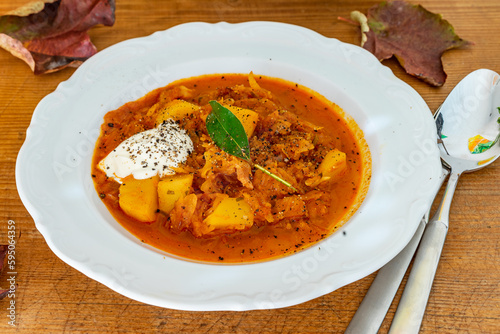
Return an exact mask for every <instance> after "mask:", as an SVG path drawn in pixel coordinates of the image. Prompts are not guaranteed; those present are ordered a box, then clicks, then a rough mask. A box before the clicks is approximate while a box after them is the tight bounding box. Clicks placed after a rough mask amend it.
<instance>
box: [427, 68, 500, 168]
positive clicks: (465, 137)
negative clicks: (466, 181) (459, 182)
mask: <svg viewBox="0 0 500 334" xmlns="http://www.w3.org/2000/svg"><path fill="white" fill-rule="evenodd" d="M499 81H500V76H499V75H498V74H497V73H496V72H494V71H491V70H486V69H481V70H477V71H474V72H472V73H470V74H469V75H467V76H466V77H465V78H464V79H463V80H462V81H461V82H460V83H459V84H458V85H457V86H456V87H455V88H454V89H453V90H452V92H451V93H450V95H449V96H448V98H447V99H446V100H445V101H444V103H443V104H442V105H441V106H440V107H439V108H438V110H437V111H436V114H435V116H434V118H435V120H436V126H437V132H438V138H439V140H438V142H439V144H440V145H439V146H440V149H441V159H442V161H443V163H444V164H445V165H446V166H447V167H448V168H453V169H454V170H455V171H457V172H458V171H459V170H461V171H462V172H473V171H476V170H478V169H481V168H483V167H486V166H488V165H489V164H491V163H493V161H495V160H496V158H497V157H498V156H499V155H500V145H491V144H492V143H493V142H494V141H495V139H497V137H498V135H499V133H500V130H499V123H498V119H499V116H500V113H499V111H500V110H499V109H498V108H499V107H500V84H499ZM474 139H475V140H474ZM480 139H482V141H483V145H482V147H483V148H482V149H483V152H479V151H480V150H481V149H478V150H476V152H474V147H477V146H475V145H474V144H475V142H479V141H480ZM488 142H489V143H490V145H491V147H490V148H486V147H485V146H487V145H485V144H486V143H488Z"/></svg>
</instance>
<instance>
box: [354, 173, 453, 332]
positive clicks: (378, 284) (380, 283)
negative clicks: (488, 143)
mask: <svg viewBox="0 0 500 334" xmlns="http://www.w3.org/2000/svg"><path fill="white" fill-rule="evenodd" d="M448 174H449V171H448V169H446V168H443V175H442V176H441V184H442V183H443V182H444V180H445V179H446V177H447V176H448ZM429 214H430V208H429V211H428V212H427V213H426V214H425V215H424V217H423V218H422V219H421V220H420V224H419V225H418V227H417V230H416V231H415V234H414V235H413V238H411V240H410V242H409V243H408V244H407V245H406V246H405V248H403V250H402V251H401V252H399V254H398V255H396V256H395V257H394V258H393V259H392V260H391V261H389V262H388V263H387V264H386V265H385V266H383V267H382V268H380V270H379V271H378V273H377V276H375V279H374V280H373V282H372V284H371V285H370V288H369V289H368V291H367V292H366V295H365V297H364V298H363V301H362V302H361V304H360V305H359V307H358V310H357V311H356V313H355V314H354V317H353V318H352V319H351V322H350V323H349V326H348V327H347V328H346V331H345V332H344V334H358V333H363V334H376V333H377V332H378V331H379V329H380V326H381V325H382V322H383V321H384V319H385V316H386V315H387V311H389V308H390V307H391V304H392V301H393V299H394V297H395V296H396V293H397V292H398V289H399V286H400V285H401V282H402V281H403V277H404V276H405V274H406V271H407V270H408V266H409V265H410V262H411V260H412V259H413V256H414V255H415V251H416V250H417V247H418V244H419V242H420V239H421V238H422V234H424V230H425V226H426V225H427V222H428V221H429Z"/></svg>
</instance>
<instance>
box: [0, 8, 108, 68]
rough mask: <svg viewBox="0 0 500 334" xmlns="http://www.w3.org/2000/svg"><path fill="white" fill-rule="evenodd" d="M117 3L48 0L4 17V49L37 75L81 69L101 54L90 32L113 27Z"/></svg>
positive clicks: (0, 21)
mask: <svg viewBox="0 0 500 334" xmlns="http://www.w3.org/2000/svg"><path fill="white" fill-rule="evenodd" d="M114 11H115V1H114V0H44V1H36V2H32V3H29V4H27V5H25V6H23V7H21V8H19V9H17V10H15V11H13V12H10V13H8V14H7V15H4V16H0V47H2V48H4V49H6V50H7V51H9V52H10V53H12V54H13V55H14V56H16V57H18V58H20V59H22V60H24V61H25V62H26V63H27V64H28V65H29V66H30V68H31V69H32V71H33V72H35V74H41V73H49V72H54V71H57V70H60V69H62V68H64V67H67V66H78V65H80V64H81V63H82V62H83V61H85V60H86V59H87V58H89V57H90V56H92V55H94V54H95V53H96V52H97V49H96V47H95V46H94V45H93V44H92V42H91V41H90V37H89V35H88V34H87V30H88V29H90V28H91V27H93V26H95V25H97V24H103V25H106V26H111V25H113V24H114V20H115V16H114Z"/></svg>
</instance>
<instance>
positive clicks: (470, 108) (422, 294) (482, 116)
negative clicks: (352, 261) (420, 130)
mask: <svg viewBox="0 0 500 334" xmlns="http://www.w3.org/2000/svg"><path fill="white" fill-rule="evenodd" d="M499 80H500V76H499V75H498V74H497V73H495V72H493V71H490V70H486V69H482V70H477V71H474V72H472V73H470V74H469V75H468V76H466V77H465V78H464V79H463V80H462V81H461V82H460V83H459V84H458V85H457V86H456V87H455V88H454V89H453V91H452V92H451V93H450V95H449V96H448V98H447V99H446V100H445V102H444V103H443V104H442V105H441V107H440V108H439V109H438V111H437V112H436V115H435V120H436V125H437V129H438V137H439V138H441V139H440V144H439V148H440V151H441V160H442V162H443V165H445V166H447V167H448V168H449V169H450V176H449V179H448V184H447V186H446V189H445V192H444V195H443V199H442V201H441V204H440V205H439V207H438V209H437V212H436V213H435V214H434V216H433V218H432V219H431V221H430V222H429V223H428V224H427V227H426V228H425V232H424V235H423V237H422V241H421V242H420V245H419V248H418V250H417V254H416V257H415V261H414V263H413V268H412V269H411V271H410V275H409V277H408V282H407V283H406V287H405V289H404V291H403V295H402V297H401V301H400V302H399V306H398V308H397V310H396V314H395V315H394V319H393V321H392V325H391V328H390V330H389V333H393V334H394V333H405V334H411V333H418V332H419V330H420V325H421V323H422V319H423V316H424V313H425V308H426V306H427V301H428V299H429V294H430V291H431V288H432V282H433V280H434V276H435V274H436V270H437V266H438V263H439V258H440V256H441V251H442V248H443V245H444V241H445V238H446V234H447V232H448V224H449V213H450V206H451V202H452V198H453V193H454V191H455V189H456V186H457V183H458V179H459V177H460V176H461V175H462V173H466V172H474V171H476V170H478V169H481V168H483V167H486V166H488V165H489V164H491V163H493V161H495V160H496V159H497V158H498V157H499V156H500V146H499V145H494V146H492V147H491V148H489V149H486V150H485V151H484V152H482V153H477V154H473V153H471V149H470V148H469V143H470V140H471V139H474V137H475V136H477V135H480V136H482V137H484V138H488V139H489V140H490V141H491V142H493V141H494V140H495V138H496V137H497V136H498V134H499V131H500V129H499V124H498V122H497V120H498V118H499V110H498V109H497V108H498V107H500V84H499ZM476 138H477V137H476ZM486 146H488V145H486Z"/></svg>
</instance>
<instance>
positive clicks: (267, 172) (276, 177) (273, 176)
mask: <svg viewBox="0 0 500 334" xmlns="http://www.w3.org/2000/svg"><path fill="white" fill-rule="evenodd" d="M247 162H249V163H250V164H251V165H253V167H255V168H257V169H260V170H261V171H263V172H264V173H266V174H267V175H269V176H270V177H272V178H273V179H275V180H277V181H279V182H281V183H283V184H284V185H285V186H287V187H289V188H291V189H292V190H293V191H295V192H297V193H298V192H299V191H298V190H297V189H295V187H294V186H292V184H291V183H290V182H288V181H285V180H283V179H282V178H281V177H279V176H278V175H276V174H273V173H271V172H270V171H268V170H267V169H265V168H264V167H262V166H261V165H258V164H254V163H252V162H250V161H247Z"/></svg>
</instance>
